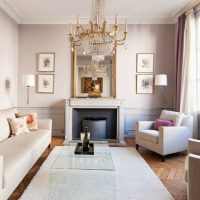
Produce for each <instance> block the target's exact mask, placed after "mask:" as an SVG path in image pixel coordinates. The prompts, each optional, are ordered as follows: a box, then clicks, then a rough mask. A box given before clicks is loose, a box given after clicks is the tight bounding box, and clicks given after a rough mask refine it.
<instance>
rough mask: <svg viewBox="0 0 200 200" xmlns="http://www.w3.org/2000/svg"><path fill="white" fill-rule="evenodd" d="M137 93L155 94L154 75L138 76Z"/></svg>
mask: <svg viewBox="0 0 200 200" xmlns="http://www.w3.org/2000/svg"><path fill="white" fill-rule="evenodd" d="M136 76H137V77H136V82H137V83H136V93H137V94H153V86H154V83H153V82H154V79H153V75H152V74H151V75H148V74H138V75H136Z"/></svg>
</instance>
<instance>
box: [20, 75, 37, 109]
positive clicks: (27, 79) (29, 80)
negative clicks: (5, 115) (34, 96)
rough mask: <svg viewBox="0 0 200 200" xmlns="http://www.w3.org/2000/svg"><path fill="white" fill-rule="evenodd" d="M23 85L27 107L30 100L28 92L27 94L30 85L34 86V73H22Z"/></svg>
mask: <svg viewBox="0 0 200 200" xmlns="http://www.w3.org/2000/svg"><path fill="white" fill-rule="evenodd" d="M23 86H24V87H26V89H27V93H26V95H27V96H26V106H27V108H28V106H29V102H30V94H29V92H30V91H29V90H30V87H34V86H35V75H33V74H24V75H23Z"/></svg>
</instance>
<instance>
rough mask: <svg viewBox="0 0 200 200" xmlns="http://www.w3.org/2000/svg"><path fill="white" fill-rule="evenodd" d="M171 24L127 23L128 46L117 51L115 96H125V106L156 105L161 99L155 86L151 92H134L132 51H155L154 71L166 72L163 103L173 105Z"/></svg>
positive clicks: (134, 70)
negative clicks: (166, 84)
mask: <svg viewBox="0 0 200 200" xmlns="http://www.w3.org/2000/svg"><path fill="white" fill-rule="evenodd" d="M174 32H175V26H174V25H130V26H128V40H127V43H128V48H127V50H123V51H120V52H119V53H118V56H117V58H118V61H117V67H118V68H117V95H118V97H119V98H124V99H126V103H125V106H126V107H127V108H160V107H162V98H161V95H160V90H159V89H158V87H154V89H155V90H154V94H153V95H151V94H136V53H151V52H154V53H155V74H160V73H164V74H167V75H168V83H169V85H168V86H167V87H166V88H165V91H164V92H165V96H166V98H167V106H168V107H171V108H173V107H174V88H175V85H174V83H175V77H174V73H175V53H174V51H175V50H174V44H175V34H174Z"/></svg>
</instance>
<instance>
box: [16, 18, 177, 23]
mask: <svg viewBox="0 0 200 200" xmlns="http://www.w3.org/2000/svg"><path fill="white" fill-rule="evenodd" d="M89 20H90V18H81V24H88V21H89ZM76 21H77V19H76V18H21V20H20V24H70V23H72V24H76ZM107 21H108V23H109V24H113V22H114V18H108V19H107ZM174 23H175V21H174V19H173V18H159V17H158V18H153V17H152V18H151V17H149V18H140V17H138V18H137V17H135V18H127V24H174ZM119 24H124V18H119Z"/></svg>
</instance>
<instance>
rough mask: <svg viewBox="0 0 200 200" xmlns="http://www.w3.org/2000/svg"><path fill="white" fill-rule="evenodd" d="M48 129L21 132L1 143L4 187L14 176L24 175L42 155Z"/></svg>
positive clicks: (48, 135)
mask: <svg viewBox="0 0 200 200" xmlns="http://www.w3.org/2000/svg"><path fill="white" fill-rule="evenodd" d="M49 137H51V136H50V133H49V131H48V130H38V131H35V133H33V132H30V133H28V134H27V133H25V134H20V135H18V136H17V137H11V138H9V139H7V140H6V141H4V142H2V143H1V144H0V152H1V155H3V159H4V160H3V188H5V187H6V186H7V185H9V184H10V183H11V182H12V179H13V177H15V176H20V177H22V178H23V177H24V176H25V175H26V173H27V172H28V171H29V169H30V168H31V167H32V164H33V163H34V162H35V161H36V160H37V159H38V157H39V156H40V155H41V148H43V146H44V145H43V144H44V143H45V141H46V140H49Z"/></svg>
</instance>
